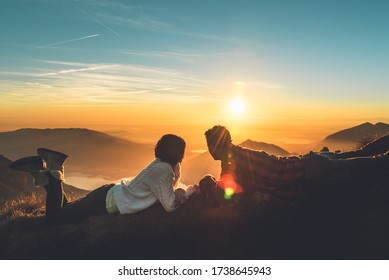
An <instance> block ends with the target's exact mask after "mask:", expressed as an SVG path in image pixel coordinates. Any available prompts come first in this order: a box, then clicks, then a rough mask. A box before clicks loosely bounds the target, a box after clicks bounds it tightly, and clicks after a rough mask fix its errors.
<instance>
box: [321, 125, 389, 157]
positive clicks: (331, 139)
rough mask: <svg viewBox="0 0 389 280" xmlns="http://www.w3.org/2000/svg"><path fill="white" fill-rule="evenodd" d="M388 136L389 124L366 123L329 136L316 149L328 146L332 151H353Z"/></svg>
mask: <svg viewBox="0 0 389 280" xmlns="http://www.w3.org/2000/svg"><path fill="white" fill-rule="evenodd" d="M387 134H389V124H385V123H380V122H379V123H376V124H371V123H369V122H366V123H363V124H360V125H357V126H354V127H351V128H347V129H344V130H341V131H338V132H336V133H333V134H331V135H328V136H327V137H326V138H325V139H324V140H322V141H321V142H320V143H319V144H318V145H317V146H316V149H317V150H320V149H321V148H322V147H323V146H327V147H329V148H330V150H351V149H355V148H356V147H358V146H360V144H361V143H365V142H367V141H369V140H373V139H375V138H378V137H381V136H384V135H387Z"/></svg>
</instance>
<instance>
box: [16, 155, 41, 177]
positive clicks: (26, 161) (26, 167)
mask: <svg viewBox="0 0 389 280" xmlns="http://www.w3.org/2000/svg"><path fill="white" fill-rule="evenodd" d="M8 167H9V168H12V169H15V170H19V171H24V172H29V173H36V172H39V171H41V170H45V169H46V163H45V162H44V161H43V160H42V157H40V156H31V157H24V158H20V159H18V160H15V161H14V162H12V163H10V165H9V166H8Z"/></svg>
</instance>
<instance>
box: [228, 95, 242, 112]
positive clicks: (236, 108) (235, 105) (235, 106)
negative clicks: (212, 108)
mask: <svg viewBox="0 0 389 280" xmlns="http://www.w3.org/2000/svg"><path fill="white" fill-rule="evenodd" d="M229 105H230V111H231V113H234V114H237V115H240V114H242V113H243V112H244V110H245V103H244V101H243V100H241V99H232V100H231V101H230V104H229Z"/></svg>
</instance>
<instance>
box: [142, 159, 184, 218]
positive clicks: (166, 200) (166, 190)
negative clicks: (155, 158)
mask: <svg viewBox="0 0 389 280" xmlns="http://www.w3.org/2000/svg"><path fill="white" fill-rule="evenodd" d="M180 174H181V166H180V165H178V166H177V165H176V166H175V167H174V169H172V168H171V166H170V165H161V167H160V168H158V169H157V170H156V171H155V172H154V174H153V176H155V178H156V180H157V184H152V185H150V189H151V191H152V192H153V194H154V195H155V196H156V197H157V199H158V200H159V202H160V203H161V204H162V206H163V208H164V209H165V211H166V212H172V211H174V210H175V209H176V208H177V207H179V206H180V205H181V204H182V203H184V202H185V200H186V199H185V191H184V190H183V189H181V188H177V189H176V190H174V188H175V186H177V184H178V180H179V178H180Z"/></svg>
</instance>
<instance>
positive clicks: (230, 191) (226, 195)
mask: <svg viewBox="0 0 389 280" xmlns="http://www.w3.org/2000/svg"><path fill="white" fill-rule="evenodd" d="M233 194H234V190H233V189H232V188H227V189H226V190H225V191H224V198H225V199H231V197H232V195H233Z"/></svg>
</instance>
